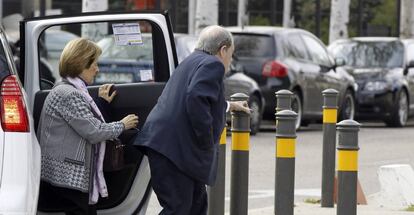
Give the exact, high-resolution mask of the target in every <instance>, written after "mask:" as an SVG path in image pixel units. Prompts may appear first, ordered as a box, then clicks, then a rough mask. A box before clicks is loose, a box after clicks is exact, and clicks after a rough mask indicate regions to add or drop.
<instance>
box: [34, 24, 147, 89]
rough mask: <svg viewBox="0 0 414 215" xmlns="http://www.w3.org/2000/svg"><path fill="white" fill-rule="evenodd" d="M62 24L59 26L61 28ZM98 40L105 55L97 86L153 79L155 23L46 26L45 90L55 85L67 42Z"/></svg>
mask: <svg viewBox="0 0 414 215" xmlns="http://www.w3.org/2000/svg"><path fill="white" fill-rule="evenodd" d="M57 27H58V28H57ZM80 37H84V38H88V39H90V40H91V41H93V42H95V43H96V44H97V45H98V46H99V47H100V48H101V49H102V54H101V56H100V57H99V60H98V67H99V73H98V74H97V75H96V77H95V80H94V83H93V85H100V84H105V83H114V84H120V83H138V82H153V81H155V78H154V52H153V40H152V28H151V24H150V23H149V22H147V21H128V22H123V21H120V22H101V23H88V24H79V23H77V24H69V25H62V26H56V27H53V28H48V29H46V30H45V31H44V32H43V33H42V36H41V37H40V38H41V39H40V40H39V47H40V59H39V71H40V80H41V83H45V82H47V83H49V85H48V86H47V85H45V84H41V87H42V89H47V88H50V87H51V86H53V83H55V82H56V81H57V80H59V79H61V77H60V75H59V58H60V55H61V53H62V51H63V48H64V47H65V45H66V44H67V43H68V42H69V41H71V40H72V39H76V38H80Z"/></svg>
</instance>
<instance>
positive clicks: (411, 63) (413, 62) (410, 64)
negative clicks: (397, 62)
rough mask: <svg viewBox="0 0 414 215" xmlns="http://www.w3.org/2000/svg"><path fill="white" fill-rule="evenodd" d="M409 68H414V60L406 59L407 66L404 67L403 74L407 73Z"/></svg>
mask: <svg viewBox="0 0 414 215" xmlns="http://www.w3.org/2000/svg"><path fill="white" fill-rule="evenodd" d="M411 68H414V60H410V61H408V64H407V66H406V67H405V69H404V75H407V74H408V70H409V69H411Z"/></svg>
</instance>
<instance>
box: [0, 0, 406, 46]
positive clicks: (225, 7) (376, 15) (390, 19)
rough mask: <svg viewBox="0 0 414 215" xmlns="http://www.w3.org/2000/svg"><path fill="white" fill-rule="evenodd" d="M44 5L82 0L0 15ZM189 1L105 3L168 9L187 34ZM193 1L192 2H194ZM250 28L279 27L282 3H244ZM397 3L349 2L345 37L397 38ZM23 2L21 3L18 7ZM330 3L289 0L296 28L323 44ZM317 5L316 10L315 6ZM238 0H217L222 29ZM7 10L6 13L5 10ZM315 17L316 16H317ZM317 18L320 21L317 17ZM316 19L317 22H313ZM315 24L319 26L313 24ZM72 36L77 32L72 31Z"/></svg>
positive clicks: (11, 7)
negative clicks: (307, 32)
mask: <svg viewBox="0 0 414 215" xmlns="http://www.w3.org/2000/svg"><path fill="white" fill-rule="evenodd" d="M41 1H44V2H46V8H47V9H54V10H55V11H57V12H60V13H62V14H78V13H80V12H81V11H82V0H71V1H67V0H0V2H2V3H3V4H2V5H3V14H2V16H3V17H4V16H7V15H9V14H12V13H18V12H20V13H22V14H23V16H24V17H30V16H33V15H34V13H33V8H35V9H37V8H39V2H41ZM188 1H189V0H108V8H109V9H108V10H110V11H132V10H158V9H159V10H169V12H170V17H171V23H172V26H173V29H174V31H175V32H179V33H187V32H188ZM194 1H196V0H194ZM246 1H247V10H246V12H247V14H248V17H249V18H248V20H249V24H250V25H273V26H281V25H282V22H283V0H246ZM400 1H401V0H397V1H395V0H370V1H367V0H351V7H350V14H354V15H352V16H351V17H350V21H349V24H348V28H349V29H348V30H349V36H351V37H352V36H398V35H399V27H398V26H399V18H398V17H399V2H400ZM23 2H24V4H22V3H23ZM330 2H331V0H292V12H291V15H292V20H293V22H294V24H295V26H296V27H299V28H304V29H306V30H308V31H311V32H312V33H314V34H316V35H319V37H320V38H321V39H322V40H323V41H324V42H327V40H328V32H329V18H330ZM318 3H319V5H320V7H316V5H317V4H318ZM237 4H238V0H220V1H219V20H218V23H219V24H220V25H223V26H231V25H237ZM5 8H7V10H5ZM318 14H319V16H318ZM318 17H320V18H318ZM317 20H320V21H319V22H317ZM317 23H319V25H317ZM71 31H73V33H80V32H77V31H78V30H77V29H72V30H71Z"/></svg>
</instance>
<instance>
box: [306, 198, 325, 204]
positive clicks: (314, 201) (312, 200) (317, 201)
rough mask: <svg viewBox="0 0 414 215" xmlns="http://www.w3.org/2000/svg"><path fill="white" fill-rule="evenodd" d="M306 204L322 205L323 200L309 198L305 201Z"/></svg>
mask: <svg viewBox="0 0 414 215" xmlns="http://www.w3.org/2000/svg"><path fill="white" fill-rule="evenodd" d="M304 202H305V203H309V204H320V203H321V200H320V199H314V198H308V199H305V200H304Z"/></svg>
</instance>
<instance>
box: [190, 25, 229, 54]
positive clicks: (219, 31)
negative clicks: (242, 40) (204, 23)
mask: <svg viewBox="0 0 414 215" xmlns="http://www.w3.org/2000/svg"><path fill="white" fill-rule="evenodd" d="M232 45H233V37H232V35H231V33H230V32H229V31H228V30H226V29H225V28H223V27H220V26H218V25H211V26H208V27H206V28H204V29H203V30H202V31H201V33H200V36H199V37H198V41H197V45H196V47H195V48H196V49H197V50H201V51H204V52H207V53H209V54H211V55H216V54H217V53H218V52H219V51H220V48H221V47H223V46H227V47H228V48H229V47H230V46H232Z"/></svg>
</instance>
